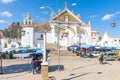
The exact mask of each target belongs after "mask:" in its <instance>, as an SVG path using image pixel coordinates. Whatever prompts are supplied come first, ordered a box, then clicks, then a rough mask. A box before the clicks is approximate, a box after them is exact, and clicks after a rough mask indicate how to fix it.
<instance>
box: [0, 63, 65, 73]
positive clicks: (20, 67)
mask: <svg viewBox="0 0 120 80" xmlns="http://www.w3.org/2000/svg"><path fill="white" fill-rule="evenodd" d="M58 67H59V69H60V71H63V70H64V66H63V65H59V66H58V65H52V66H49V72H54V71H56V70H58ZM0 70H1V68H0ZM29 70H30V65H29V64H15V65H10V66H5V67H2V71H3V74H14V73H21V72H26V71H29Z"/></svg>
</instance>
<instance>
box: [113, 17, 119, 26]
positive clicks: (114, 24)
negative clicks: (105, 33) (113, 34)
mask: <svg viewBox="0 0 120 80" xmlns="http://www.w3.org/2000/svg"><path fill="white" fill-rule="evenodd" d="M118 19H120V18H115V19H114V20H113V22H112V23H111V26H112V27H116V23H115V21H116V20H118Z"/></svg>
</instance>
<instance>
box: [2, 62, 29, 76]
mask: <svg viewBox="0 0 120 80" xmlns="http://www.w3.org/2000/svg"><path fill="white" fill-rule="evenodd" d="M29 69H30V68H29V64H15V65H10V66H5V67H3V68H2V70H3V74H13V73H21V72H26V71H28V70H29Z"/></svg>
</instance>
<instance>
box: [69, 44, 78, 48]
mask: <svg viewBox="0 0 120 80" xmlns="http://www.w3.org/2000/svg"><path fill="white" fill-rule="evenodd" d="M78 47H79V46H77V45H71V46H69V48H78Z"/></svg>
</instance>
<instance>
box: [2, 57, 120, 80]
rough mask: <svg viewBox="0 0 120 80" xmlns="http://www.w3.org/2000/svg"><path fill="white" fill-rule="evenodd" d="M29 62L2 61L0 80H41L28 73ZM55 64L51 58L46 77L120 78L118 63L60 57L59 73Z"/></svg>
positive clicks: (76, 79) (75, 79)
mask: <svg viewBox="0 0 120 80" xmlns="http://www.w3.org/2000/svg"><path fill="white" fill-rule="evenodd" d="M30 61H31V59H17V60H16V59H15V60H3V66H4V67H3V71H4V74H3V75H0V80H16V79H17V80H41V74H35V75H33V74H32V73H29V65H28V63H29V62H30ZM71 63H72V64H71ZM56 64H57V58H56V57H55V56H51V62H50V65H49V73H48V75H49V77H54V78H56V80H118V79H119V78H120V76H119V73H120V70H119V67H120V64H119V61H108V62H106V64H103V65H101V64H99V61H98V58H92V59H91V58H81V57H79V56H61V71H57V65H56Z"/></svg>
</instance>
